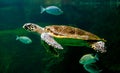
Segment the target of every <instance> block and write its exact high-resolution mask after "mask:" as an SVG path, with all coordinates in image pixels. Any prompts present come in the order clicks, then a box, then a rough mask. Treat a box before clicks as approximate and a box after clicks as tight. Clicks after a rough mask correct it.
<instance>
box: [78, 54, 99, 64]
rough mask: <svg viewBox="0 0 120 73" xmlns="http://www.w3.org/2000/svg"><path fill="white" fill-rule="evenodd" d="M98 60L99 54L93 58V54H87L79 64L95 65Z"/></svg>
mask: <svg viewBox="0 0 120 73" xmlns="http://www.w3.org/2000/svg"><path fill="white" fill-rule="evenodd" d="M97 60H99V58H98V55H97V54H96V55H95V56H93V54H86V55H83V56H82V57H81V58H80V60H79V63H80V64H91V63H95V62H96V61H97Z"/></svg>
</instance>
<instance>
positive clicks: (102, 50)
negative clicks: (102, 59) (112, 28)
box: [91, 41, 107, 53]
mask: <svg viewBox="0 0 120 73" xmlns="http://www.w3.org/2000/svg"><path fill="white" fill-rule="evenodd" d="M91 48H93V49H94V50H95V51H97V52H100V53H105V52H107V50H106V46H105V42H104V41H98V42H95V43H93V44H92V45H91Z"/></svg>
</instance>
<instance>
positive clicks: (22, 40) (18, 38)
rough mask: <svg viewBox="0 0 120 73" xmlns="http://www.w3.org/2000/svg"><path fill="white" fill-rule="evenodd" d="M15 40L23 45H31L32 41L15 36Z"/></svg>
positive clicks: (24, 37) (25, 37)
mask: <svg viewBox="0 0 120 73" xmlns="http://www.w3.org/2000/svg"><path fill="white" fill-rule="evenodd" d="M16 40H19V41H20V42H22V43H24V44H30V43H32V40H31V39H30V38H29V37H27V36H17V37H16Z"/></svg>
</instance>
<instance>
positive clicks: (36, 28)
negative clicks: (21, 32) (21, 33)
mask: <svg viewBox="0 0 120 73" xmlns="http://www.w3.org/2000/svg"><path fill="white" fill-rule="evenodd" d="M23 28H24V29H25V30H27V31H30V32H38V33H42V32H43V28H42V27H40V26H38V25H37V24H34V23H25V24H24V25H23Z"/></svg>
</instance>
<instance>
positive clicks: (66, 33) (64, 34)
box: [45, 25, 103, 40]
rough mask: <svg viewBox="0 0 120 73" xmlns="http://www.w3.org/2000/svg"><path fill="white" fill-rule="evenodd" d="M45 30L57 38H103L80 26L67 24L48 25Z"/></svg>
mask: <svg viewBox="0 0 120 73" xmlns="http://www.w3.org/2000/svg"><path fill="white" fill-rule="evenodd" d="M45 31H46V32H49V33H50V34H51V35H52V36H54V37H56V38H73V39H82V40H103V39H101V38H99V37H98V36H96V35H95V34H92V33H90V32H87V31H85V30H82V29H80V28H76V27H71V26H65V25H51V26H46V27H45Z"/></svg>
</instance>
